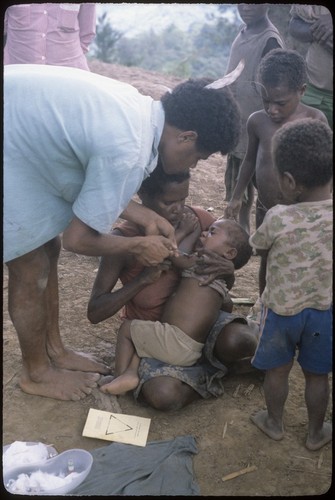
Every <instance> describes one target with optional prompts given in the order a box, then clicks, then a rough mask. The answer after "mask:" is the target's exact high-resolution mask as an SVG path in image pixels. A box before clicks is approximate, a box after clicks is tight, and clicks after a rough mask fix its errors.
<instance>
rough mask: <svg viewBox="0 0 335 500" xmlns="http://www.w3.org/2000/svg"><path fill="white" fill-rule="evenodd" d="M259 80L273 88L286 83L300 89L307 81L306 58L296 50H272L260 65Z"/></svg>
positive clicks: (293, 88)
mask: <svg viewBox="0 0 335 500" xmlns="http://www.w3.org/2000/svg"><path fill="white" fill-rule="evenodd" d="M258 80H259V81H260V82H261V83H262V84H263V85H266V86H269V87H271V88H273V87H276V86H278V85H280V84H283V83H284V84H286V85H287V86H288V88H289V89H290V90H299V89H301V87H302V86H303V85H304V83H306V82H307V73H306V62H305V59H304V58H303V56H302V55H301V54H299V52H297V51H295V50H285V49H273V50H270V52H268V53H267V54H266V55H265V56H264V57H263V58H262V59H261V62H260V64H259V66H258Z"/></svg>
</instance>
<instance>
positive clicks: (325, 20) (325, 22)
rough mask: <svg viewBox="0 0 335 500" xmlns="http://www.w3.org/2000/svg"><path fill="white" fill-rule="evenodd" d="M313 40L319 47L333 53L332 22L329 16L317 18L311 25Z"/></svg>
mask: <svg viewBox="0 0 335 500" xmlns="http://www.w3.org/2000/svg"><path fill="white" fill-rule="evenodd" d="M310 29H311V33H312V36H313V39H314V40H315V41H316V42H318V43H319V44H320V45H323V46H324V47H325V48H327V49H328V50H329V51H331V52H333V20H332V16H331V15H329V14H324V15H322V16H320V17H319V19H317V20H316V21H314V23H313V24H312V25H311V28H310Z"/></svg>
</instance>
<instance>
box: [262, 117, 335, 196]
mask: <svg viewBox="0 0 335 500" xmlns="http://www.w3.org/2000/svg"><path fill="white" fill-rule="evenodd" d="M272 147H273V150H272V151H273V152H272V154H273V160H274V164H275V165H276V167H277V169H278V170H279V172H280V173H284V172H289V173H290V174H291V175H292V176H293V177H294V179H295V181H296V182H298V183H299V184H301V185H303V186H306V187H308V188H313V187H315V186H324V185H325V184H327V183H328V182H329V181H330V180H331V178H332V175H333V132H332V130H331V128H330V127H329V126H328V124H326V123H324V122H322V121H320V120H313V119H312V118H304V119H301V120H295V121H293V122H290V123H286V124H285V125H283V126H282V127H281V128H280V129H278V130H277V132H276V133H275V134H274V136H273V138H272Z"/></svg>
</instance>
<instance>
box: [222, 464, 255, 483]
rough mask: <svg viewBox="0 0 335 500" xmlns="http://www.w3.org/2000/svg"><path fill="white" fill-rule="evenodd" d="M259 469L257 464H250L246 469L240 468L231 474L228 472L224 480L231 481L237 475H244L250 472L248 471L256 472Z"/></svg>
mask: <svg viewBox="0 0 335 500" xmlns="http://www.w3.org/2000/svg"><path fill="white" fill-rule="evenodd" d="M255 470H257V467H256V465H250V466H248V467H246V468H245V469H241V470H238V471H236V472H232V473H231V474H227V476H223V478H222V481H229V480H230V479H234V478H235V477H238V476H242V475H243V474H248V472H254V471H255Z"/></svg>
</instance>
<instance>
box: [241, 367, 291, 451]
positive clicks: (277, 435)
mask: <svg viewBox="0 0 335 500" xmlns="http://www.w3.org/2000/svg"><path fill="white" fill-rule="evenodd" d="M292 365H293V360H292V361H290V362H289V363H287V364H286V365H283V366H279V367H278V368H273V369H271V370H267V371H266V373H265V379H264V396H265V402H266V406H267V409H266V410H260V411H258V412H257V413H256V414H255V415H252V416H251V417H250V420H251V421H252V422H253V423H254V424H255V425H256V426H257V427H258V428H259V429H260V430H261V431H263V432H264V434H266V435H267V436H268V437H270V438H271V439H274V440H275V441H279V440H281V439H282V438H283V437H284V427H283V413H284V406H285V402H286V399H287V396H288V376H289V373H290V371H291V368H292Z"/></svg>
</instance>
